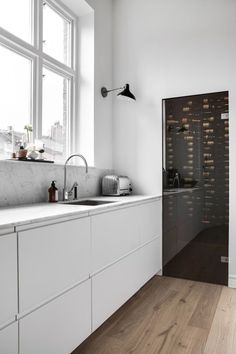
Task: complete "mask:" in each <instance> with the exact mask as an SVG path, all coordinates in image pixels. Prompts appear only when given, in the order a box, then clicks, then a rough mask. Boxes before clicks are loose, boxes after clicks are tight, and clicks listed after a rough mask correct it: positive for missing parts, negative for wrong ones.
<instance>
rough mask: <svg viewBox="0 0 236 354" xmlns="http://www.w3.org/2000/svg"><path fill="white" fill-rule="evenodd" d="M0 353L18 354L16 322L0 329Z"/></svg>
mask: <svg viewBox="0 0 236 354" xmlns="http://www.w3.org/2000/svg"><path fill="white" fill-rule="evenodd" d="M0 353H1V354H18V323H17V322H15V323H13V324H11V325H10V326H8V327H5V328H4V329H2V330H0Z"/></svg>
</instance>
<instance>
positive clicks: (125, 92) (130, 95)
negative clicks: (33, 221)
mask: <svg viewBox="0 0 236 354" xmlns="http://www.w3.org/2000/svg"><path fill="white" fill-rule="evenodd" d="M117 96H125V97H128V98H131V99H132V100H136V98H135V96H134V95H133V94H132V92H130V89H129V84H126V85H125V87H124V90H123V91H121V92H120V93H118V95H117Z"/></svg>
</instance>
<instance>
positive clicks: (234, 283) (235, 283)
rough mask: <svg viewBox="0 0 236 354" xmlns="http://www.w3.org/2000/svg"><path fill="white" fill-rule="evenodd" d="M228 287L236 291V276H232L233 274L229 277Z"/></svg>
mask: <svg viewBox="0 0 236 354" xmlns="http://www.w3.org/2000/svg"><path fill="white" fill-rule="evenodd" d="M228 287H229V288H235V289H236V275H232V274H230V275H229V283H228Z"/></svg>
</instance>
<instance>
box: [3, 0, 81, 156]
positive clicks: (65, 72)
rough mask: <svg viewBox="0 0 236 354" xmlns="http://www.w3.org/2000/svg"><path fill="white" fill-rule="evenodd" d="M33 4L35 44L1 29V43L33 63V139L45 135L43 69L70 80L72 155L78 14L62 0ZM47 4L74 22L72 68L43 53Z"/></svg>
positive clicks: (70, 147) (39, 0)
mask: <svg viewBox="0 0 236 354" xmlns="http://www.w3.org/2000/svg"><path fill="white" fill-rule="evenodd" d="M31 1H32V35H31V36H32V44H31V43H28V42H26V41H24V40H22V39H21V38H19V37H17V36H16V35H14V34H12V33H10V32H8V31H7V30H5V29H4V28H2V27H0V44H1V45H3V46H5V47H7V48H8V49H10V50H12V51H13V52H15V53H17V54H20V55H21V56H23V57H26V58H27V59H30V60H31V61H32V85H31V112H30V113H31V117H30V119H31V122H30V123H31V124H32V125H33V139H37V138H38V139H40V138H41V136H42V104H43V103H42V87H43V81H42V80H43V67H45V68H47V69H49V70H51V71H54V72H55V73H57V74H59V75H61V76H64V77H65V78H68V79H69V80H70V88H69V91H70V92H69V98H70V99H69V119H68V127H67V128H68V134H67V136H68V138H67V147H66V148H67V153H68V154H70V153H71V152H72V151H73V149H74V147H75V138H76V137H75V135H74V133H73V132H75V130H76V122H75V113H76V111H77V108H76V100H75V97H76V95H77V87H78V84H77V82H78V64H77V52H78V45H77V41H76V33H77V21H78V18H77V17H76V15H75V14H74V13H73V12H72V11H71V10H70V9H68V8H67V7H66V6H65V5H64V4H62V3H61V2H60V1H59V0H31ZM44 3H47V4H48V5H49V6H50V7H52V8H53V10H54V11H56V12H58V13H59V14H60V15H61V16H62V17H64V18H65V19H66V20H67V21H69V22H70V23H71V63H70V64H71V65H70V66H67V65H65V64H64V63H61V62H60V61H58V60H56V59H54V58H53V57H51V56H50V55H48V54H46V53H44V52H43V6H44V5H43V4H44Z"/></svg>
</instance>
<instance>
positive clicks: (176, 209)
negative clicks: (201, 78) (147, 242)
mask: <svg viewBox="0 0 236 354" xmlns="http://www.w3.org/2000/svg"><path fill="white" fill-rule="evenodd" d="M228 100H229V95H228V91H223V92H216V93H207V94H200V95H192V96H184V97H176V98H167V99H164V100H163V274H164V275H165V276H172V277H177V278H184V279H191V280H196V281H203V282H208V283H215V284H223V285H228V220H229V113H228V112H229V111H228V108H229V102H228Z"/></svg>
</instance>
